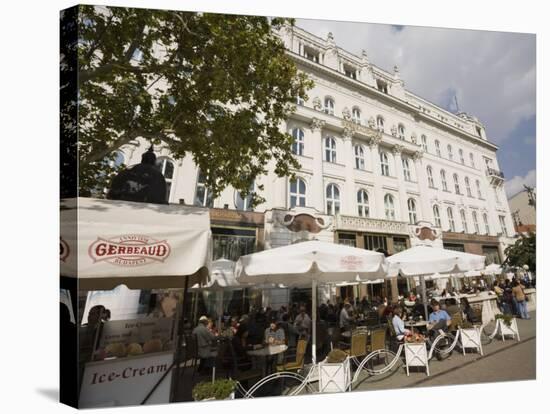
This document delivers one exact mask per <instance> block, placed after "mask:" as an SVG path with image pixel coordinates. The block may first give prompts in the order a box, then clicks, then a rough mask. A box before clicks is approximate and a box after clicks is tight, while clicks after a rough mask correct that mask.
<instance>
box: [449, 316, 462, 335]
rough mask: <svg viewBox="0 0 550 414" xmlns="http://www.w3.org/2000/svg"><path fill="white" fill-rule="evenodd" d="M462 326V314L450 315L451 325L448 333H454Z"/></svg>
mask: <svg viewBox="0 0 550 414" xmlns="http://www.w3.org/2000/svg"><path fill="white" fill-rule="evenodd" d="M463 324H464V320H463V318H462V312H456V313H453V314H452V315H451V325H449V331H450V332H456V331H458V328H460V327H461V326H462V325H463Z"/></svg>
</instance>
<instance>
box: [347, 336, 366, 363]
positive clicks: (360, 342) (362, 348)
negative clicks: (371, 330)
mask: <svg viewBox="0 0 550 414" xmlns="http://www.w3.org/2000/svg"><path fill="white" fill-rule="evenodd" d="M367 339H368V331H367V330H365V329H355V330H354V331H353V332H352V333H351V345H350V348H349V349H345V350H344V352H345V353H346V354H348V356H349V357H350V358H355V360H356V361H357V358H358V357H363V356H365V355H367Z"/></svg>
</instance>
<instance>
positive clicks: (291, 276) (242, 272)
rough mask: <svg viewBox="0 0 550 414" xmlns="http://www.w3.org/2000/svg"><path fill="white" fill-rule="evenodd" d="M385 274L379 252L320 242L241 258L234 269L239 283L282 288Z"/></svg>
mask: <svg viewBox="0 0 550 414" xmlns="http://www.w3.org/2000/svg"><path fill="white" fill-rule="evenodd" d="M385 273H386V266H385V262H384V255H383V254H382V253H377V252H372V251H370V250H364V249H358V248H355V247H349V246H344V245H341V244H335V243H327V242H321V241H306V242H300V243H296V244H291V245H289V246H284V247H277V248H274V249H270V250H264V251H263V252H259V253H253V254H249V255H246V256H241V257H240V259H239V260H238V261H237V265H236V270H235V274H236V276H237V280H238V281H239V282H242V283H252V284H259V283H283V284H285V285H305V284H311V282H312V281H313V280H315V281H316V282H318V283H333V282H353V281H361V280H369V279H371V280H373V279H378V278H381V277H383V276H384V275H385Z"/></svg>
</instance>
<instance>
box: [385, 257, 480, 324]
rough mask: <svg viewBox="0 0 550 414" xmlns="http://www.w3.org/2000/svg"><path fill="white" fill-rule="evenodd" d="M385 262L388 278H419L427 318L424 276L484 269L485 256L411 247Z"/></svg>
mask: <svg viewBox="0 0 550 414" xmlns="http://www.w3.org/2000/svg"><path fill="white" fill-rule="evenodd" d="M386 260H387V262H388V263H389V271H388V274H389V275H390V276H397V275H401V276H404V277H414V276H419V277H420V285H421V287H422V298H423V300H424V312H425V314H426V318H427V317H428V304H427V302H426V283H425V277H426V276H429V275H433V274H434V273H439V274H440V275H450V274H451V273H459V272H468V271H471V270H481V269H483V268H484V267H485V256H480V255H477V254H471V253H464V252H458V251H455V250H448V249H442V248H439V247H431V246H415V247H411V248H410V249H407V250H403V251H401V252H399V253H396V254H394V255H393V256H390V257H388V258H387V259H386Z"/></svg>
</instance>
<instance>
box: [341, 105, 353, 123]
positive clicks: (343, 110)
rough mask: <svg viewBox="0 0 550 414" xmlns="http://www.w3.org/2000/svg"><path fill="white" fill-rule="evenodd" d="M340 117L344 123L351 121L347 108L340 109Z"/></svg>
mask: <svg viewBox="0 0 550 414" xmlns="http://www.w3.org/2000/svg"><path fill="white" fill-rule="evenodd" d="M342 117H343V118H344V119H345V120H346V121H349V120H350V119H351V112H350V110H349V108H348V107H347V106H345V107H344V109H342Z"/></svg>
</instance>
